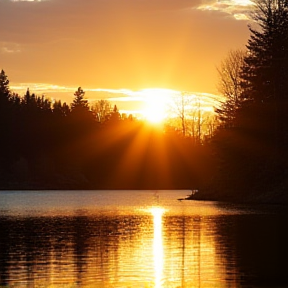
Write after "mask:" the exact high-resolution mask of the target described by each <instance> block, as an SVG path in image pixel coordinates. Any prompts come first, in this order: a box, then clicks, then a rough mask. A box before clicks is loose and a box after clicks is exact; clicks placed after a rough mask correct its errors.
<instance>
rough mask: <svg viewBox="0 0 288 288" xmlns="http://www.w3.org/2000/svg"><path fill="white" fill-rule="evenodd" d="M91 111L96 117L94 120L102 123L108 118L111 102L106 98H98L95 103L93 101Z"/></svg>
mask: <svg viewBox="0 0 288 288" xmlns="http://www.w3.org/2000/svg"><path fill="white" fill-rule="evenodd" d="M114 108H115V107H114ZM116 108H117V107H116ZM92 111H93V114H94V116H95V118H96V121H97V122H100V123H103V122H105V121H107V120H108V119H109V118H110V115H111V112H112V107H111V103H110V102H109V101H108V100H103V99H101V100H98V101H96V102H95V103H93V105H92Z"/></svg>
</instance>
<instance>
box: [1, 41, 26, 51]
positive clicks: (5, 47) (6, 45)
mask: <svg viewBox="0 0 288 288" xmlns="http://www.w3.org/2000/svg"><path fill="white" fill-rule="evenodd" d="M20 52H21V47H20V45H19V44H17V43H10V42H0V53H1V54H12V53H20Z"/></svg>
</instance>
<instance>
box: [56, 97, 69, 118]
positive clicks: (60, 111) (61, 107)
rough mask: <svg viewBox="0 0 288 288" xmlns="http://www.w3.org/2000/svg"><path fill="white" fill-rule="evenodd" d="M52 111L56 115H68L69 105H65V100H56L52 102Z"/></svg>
mask: <svg viewBox="0 0 288 288" xmlns="http://www.w3.org/2000/svg"><path fill="white" fill-rule="evenodd" d="M53 113H54V114H55V115H58V116H63V117H65V116H68V114H69V113H70V108H69V105H67V104H66V102H64V103H63V104H62V102H61V100H56V101H55V102H54V103H53Z"/></svg>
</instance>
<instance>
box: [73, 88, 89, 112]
mask: <svg viewBox="0 0 288 288" xmlns="http://www.w3.org/2000/svg"><path fill="white" fill-rule="evenodd" d="M74 96H75V98H74V100H73V102H72V104H71V111H72V112H73V111H75V110H79V109H81V110H87V111H89V105H88V100H86V99H84V96H85V92H84V91H83V89H82V88H81V87H79V88H78V89H77V91H76V92H75V93H74Z"/></svg>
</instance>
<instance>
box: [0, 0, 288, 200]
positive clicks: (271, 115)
mask: <svg viewBox="0 0 288 288" xmlns="http://www.w3.org/2000/svg"><path fill="white" fill-rule="evenodd" d="M253 20H254V22H253V23H254V24H253V25H251V26H248V29H249V30H250V38H249V39H248V42H247V45H246V50H245V51H240V50H235V51H232V50H231V52H230V53H229V54H228V55H227V58H226V59H224V60H223V62H222V63H221V64H220V66H219V67H218V68H217V70H218V74H219V85H218V86H219V92H220V93H221V95H222V96H223V97H222V99H223V100H222V101H221V102H220V103H219V106H218V107H216V109H215V113H216V115H217V119H218V121H217V123H218V124H217V129H214V130H213V133H211V134H210V135H209V137H206V138H203V139H201V141H195V137H192V136H191V135H186V134H185V133H182V132H183V131H184V129H185V127H184V126H183V129H182V131H178V130H177V129H166V130H164V131H159V130H158V129H156V128H155V127H153V126H151V125H149V124H147V123H146V122H144V121H140V120H137V119H135V118H133V117H131V116H129V117H124V116H123V115H120V113H119V111H118V108H117V107H116V106H114V107H113V108H111V107H112V106H111V105H109V103H107V102H105V100H99V101H98V103H97V105H98V106H97V107H96V106H95V107H94V108H93V107H91V106H90V105H89V103H88V101H87V100H86V99H85V92H84V91H83V89H82V88H81V87H79V88H78V90H77V91H75V94H74V99H73V102H72V103H71V104H67V103H62V102H61V101H60V100H57V101H55V102H53V103H52V102H51V100H50V99H48V98H46V97H45V96H37V95H35V94H34V93H31V92H30V91H29V89H27V92H26V94H25V95H23V96H19V95H17V94H15V93H13V91H11V90H10V87H9V79H8V76H7V75H6V73H5V72H4V70H2V71H1V73H0V135H1V146H0V189H2V190H4V189H5V190H23V189H24V190H25V189H32V190H33V189H39V190H47V189H53V190H54V189H55V190H56V189H64V190H65V189H77V190H84V189H199V191H200V193H198V195H197V198H198V199H208V200H229V201H255V202H271V203H287V192H286V191H288V189H287V188H288V185H287V184H288V183H287V182H288V181H287V179H288V165H287V164H288V163H287V162H288V155H287V154H288V153H287V147H288V127H287V125H288V124H287V123H288V121H287V120H288V119H287V118H288V117H287V116H288V1H287V0H279V1H275V0H265V1H256V2H255V13H254V14H253ZM105 105H106V106H105ZM107 107H108V108H107ZM182 124H183V125H185V123H184V122H182Z"/></svg>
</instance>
